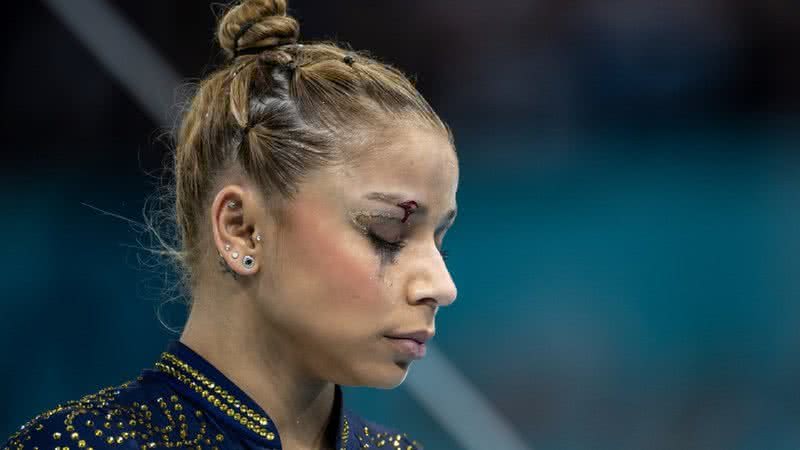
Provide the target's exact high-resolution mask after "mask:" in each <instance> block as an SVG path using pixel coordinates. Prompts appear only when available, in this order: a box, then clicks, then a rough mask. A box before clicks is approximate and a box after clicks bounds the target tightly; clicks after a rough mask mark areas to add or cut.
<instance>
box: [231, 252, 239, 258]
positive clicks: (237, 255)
mask: <svg viewBox="0 0 800 450" xmlns="http://www.w3.org/2000/svg"><path fill="white" fill-rule="evenodd" d="M238 257H239V252H237V251H234V252H233V253H231V258H233V259H236V258H238Z"/></svg>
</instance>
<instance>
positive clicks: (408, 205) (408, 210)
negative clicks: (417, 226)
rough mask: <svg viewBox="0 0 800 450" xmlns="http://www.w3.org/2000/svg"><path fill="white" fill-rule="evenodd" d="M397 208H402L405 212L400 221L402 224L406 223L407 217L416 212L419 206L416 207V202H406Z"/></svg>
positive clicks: (399, 204)
mask: <svg viewBox="0 0 800 450" xmlns="http://www.w3.org/2000/svg"><path fill="white" fill-rule="evenodd" d="M397 206H399V207H401V208H403V211H404V212H405V215H404V216H403V219H402V220H401V221H400V222H402V223H406V220H408V217H409V216H411V214H414V211H416V210H417V208H418V207H419V205H417V202H415V201H414V200H409V201H407V202H403V203H398V204H397Z"/></svg>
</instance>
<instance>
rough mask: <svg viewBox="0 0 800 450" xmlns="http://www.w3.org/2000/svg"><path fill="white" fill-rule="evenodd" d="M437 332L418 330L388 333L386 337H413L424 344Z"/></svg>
mask: <svg viewBox="0 0 800 450" xmlns="http://www.w3.org/2000/svg"><path fill="white" fill-rule="evenodd" d="M435 334H436V332H435V331H433V330H417V331H412V332H409V333H396V334H394V333H393V334H389V335H386V337H388V338H392V339H411V340H412V341H415V342H417V343H418V344H424V343H425V342H427V341H429V340H431V339H432V338H433V336H434V335H435Z"/></svg>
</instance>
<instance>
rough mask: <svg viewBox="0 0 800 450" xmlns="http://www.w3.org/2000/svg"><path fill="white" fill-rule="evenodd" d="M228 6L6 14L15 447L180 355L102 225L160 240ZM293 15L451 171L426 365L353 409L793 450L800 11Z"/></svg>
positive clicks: (749, 3) (477, 433) (578, 434)
mask: <svg viewBox="0 0 800 450" xmlns="http://www.w3.org/2000/svg"><path fill="white" fill-rule="evenodd" d="M219 9H220V7H219V6H214V5H213V4H211V3H208V2H202V1H197V0H193V1H189V0H172V1H159V2H156V1H149V2H143V1H133V0H130V1H122V0H117V1H101V0H91V1H90V0H75V1H67V0H48V1H24V2H10V3H8V4H7V5H6V6H5V7H4V10H5V11H6V17H7V19H6V25H5V27H4V28H3V33H4V35H5V38H4V41H5V42H6V50H5V55H6V56H5V57H4V65H3V67H4V68H3V71H2V76H3V83H2V97H3V101H2V108H3V115H2V118H3V129H4V133H3V135H4V136H5V137H4V139H5V144H4V148H5V150H4V151H3V152H2V167H0V176H1V177H2V178H1V179H2V185H1V186H2V190H1V191H0V196H1V197H0V198H2V204H3V205H4V207H3V211H4V214H3V220H2V221H0V233H2V236H3V246H2V248H3V251H2V254H3V256H4V258H3V261H2V263H0V264H2V265H1V266H0V267H2V271H0V289H2V294H0V295H1V296H2V302H0V352H1V353H0V360H1V361H2V368H1V369H2V370H0V377H2V378H0V380H2V383H0V404H2V407H0V432H1V433H0V434H2V435H4V436H7V435H9V434H11V433H12V432H13V431H14V430H15V429H16V428H17V427H19V426H20V425H21V424H22V423H23V422H24V421H25V420H27V419H28V418H30V417H32V416H34V415H35V414H37V413H39V412H42V411H43V410H46V409H48V408H50V407H53V406H55V404H56V403H63V402H65V401H67V400H70V399H76V398H79V397H80V396H82V395H83V394H86V393H89V392H91V391H94V390H97V389H99V388H101V387H105V386H108V385H112V384H118V383H121V382H123V381H126V380H128V379H131V378H133V377H134V376H135V375H137V374H138V372H139V371H140V370H141V369H142V368H144V367H149V366H150V365H151V364H152V362H153V361H154V360H155V358H156V357H157V356H158V354H159V353H160V351H161V350H162V348H163V346H164V345H165V342H166V340H167V339H170V338H174V337H176V336H177V335H175V334H171V333H170V332H169V331H167V330H166V329H165V328H164V327H163V326H162V324H161V323H160V322H159V320H158V319H157V317H156V308H158V306H159V305H160V304H161V303H162V302H163V301H164V300H165V297H164V295H163V294H162V292H161V291H162V290H163V289H164V288H165V287H168V284H169V279H168V278H167V280H166V281H164V278H165V275H164V273H163V269H162V268H159V267H155V268H152V267H151V268H148V264H147V263H148V261H147V260H145V261H144V263H145V264H141V263H140V261H139V260H140V259H142V258H147V255H142V254H141V252H139V251H137V250H136V247H137V245H138V244H137V239H139V240H141V239H144V238H145V237H143V236H141V235H139V234H138V233H137V232H136V228H135V227H132V226H131V225H130V223H128V222H126V221H124V220H120V219H118V218H116V217H112V216H110V215H108V214H105V213H103V212H100V211H99V210H103V211H108V212H113V213H114V214H119V215H120V216H123V217H127V218H130V219H133V220H137V221H141V220H142V215H141V210H142V208H143V206H144V202H145V199H146V198H147V196H148V195H151V194H152V192H153V189H154V188H155V183H156V182H157V179H156V178H155V174H157V173H159V170H160V169H159V167H160V165H161V163H162V162H163V161H164V158H165V155H166V152H167V147H165V145H164V143H163V142H162V141H161V140H160V139H159V136H160V135H161V134H162V132H163V130H164V128H165V126H167V125H168V124H169V123H170V120H172V117H173V116H171V114H173V113H174V105H175V104H176V103H177V102H179V101H181V89H179V88H180V87H181V86H183V85H184V83H185V82H187V81H193V80H196V79H197V78H198V77H200V76H201V75H203V74H204V73H205V72H206V71H207V70H208V69H209V68H210V67H212V66H213V65H214V64H215V63H217V62H218V61H219V58H218V50H217V49H216V48H214V47H212V45H211V44H212V39H213V26H214V23H215V16H214V14H215V13H214V11H219ZM290 9H291V11H292V13H293V15H295V17H297V18H298V19H299V20H300V24H301V39H302V40H318V39H327V38H336V39H339V40H342V41H345V42H349V43H350V44H351V45H352V46H353V47H354V48H357V49H369V50H371V51H372V53H373V54H374V55H376V56H378V57H380V58H382V59H384V60H386V61H389V62H392V63H395V64H396V65H398V66H399V67H401V68H402V69H404V71H406V72H407V73H410V74H414V75H416V77H417V83H418V86H419V88H420V90H421V91H422V92H423V94H424V95H426V97H427V98H428V99H429V100H430V101H431V103H432V104H433V105H434V107H435V108H436V109H437V110H438V111H439V112H440V113H441V115H442V116H443V118H444V119H445V120H446V121H448V122H449V123H450V124H451V126H452V127H453V130H454V133H455V136H456V144H457V147H458V152H459V154H460V160H461V185H460V189H459V194H458V203H459V218H458V220H457V221H456V224H455V225H454V227H453V229H452V230H451V231H450V232H449V233H448V237H447V239H446V241H445V249H447V250H448V251H449V252H450V255H451V256H450V259H449V265H450V267H451V270H452V274H453V277H454V279H455V281H456V284H457V285H458V288H459V299H458V301H457V302H456V303H455V304H454V305H453V306H452V307H450V308H447V309H444V310H443V311H442V312H441V314H440V315H439V316H438V317H439V321H438V322H437V331H438V333H437V337H436V340H435V344H436V347H435V349H436V351H435V352H434V353H433V354H432V355H431V356H432V357H431V358H430V359H426V360H423V361H420V362H418V363H416V364H415V365H414V367H413V368H412V370H411V373H410V375H409V378H408V380H407V381H406V383H405V384H404V385H403V386H402V387H400V388H398V389H396V390H392V391H382V390H371V389H360V388H358V389H354V388H348V389H347V390H348V395H349V397H346V401H347V402H348V403H349V405H348V406H350V407H352V408H353V409H355V410H358V411H360V412H362V413H363V414H364V415H365V416H367V417H369V418H372V419H374V420H376V421H379V422H383V423H386V424H387V425H391V426H394V427H396V428H398V429H401V430H403V431H407V432H409V434H413V435H414V437H415V438H417V439H418V440H419V441H421V442H422V443H424V444H426V448H427V449H428V450H444V449H473V448H484V449H487V448H498V449H502V450H505V449H509V450H513V449H523V448H524V449H542V450H562V449H563V450H567V449H603V450H604V449H614V450H623V449H705V450H708V449H726V450H730V449H775V450H778V449H780V450H783V449H786V450H788V449H798V448H800V391H799V389H800V384H798V380H800V302H799V301H798V294H800V266H798V263H800V226H799V225H800V209H798V204H800V152H798V144H800V128H799V127H798V119H799V118H800V3H798V2H797V1H794V0H786V1H780V0H774V1H772V0H770V1H763V0H695V1H691V2H689V1H667V2H664V1H658V0H637V1H633V0H575V1H564V0H539V1H521V0H495V1H492V2H484V1H477V0H460V1H444V0H424V1H423V0H409V1H403V2H400V1H380V2H378V1H369V0H349V1H339V2H331V1H320V0H316V1H315V0H292V1H290ZM145 243H146V241H145ZM161 313H162V316H163V317H164V318H166V320H167V321H168V322H169V324H170V325H171V326H179V325H180V320H181V316H180V308H178V307H177V306H176V305H174V304H172V305H169V304H168V305H166V307H164V308H163V309H162V310H161ZM488 438H493V439H494V438H497V439H505V440H503V441H498V442H503V444H502V445H500V444H497V445H496V446H495V447H487V446H483V445H482V444H481V443H482V442H484V440H486V439H488Z"/></svg>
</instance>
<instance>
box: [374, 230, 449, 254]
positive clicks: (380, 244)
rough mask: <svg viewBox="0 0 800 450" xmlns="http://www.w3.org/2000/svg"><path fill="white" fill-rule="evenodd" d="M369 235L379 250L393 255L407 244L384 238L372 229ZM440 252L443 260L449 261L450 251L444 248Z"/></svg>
mask: <svg viewBox="0 0 800 450" xmlns="http://www.w3.org/2000/svg"><path fill="white" fill-rule="evenodd" d="M367 235H368V236H369V238H370V240H371V241H372V243H373V244H374V245H375V246H376V247H377V248H378V249H379V250H381V251H385V252H388V253H389V254H391V255H394V254H395V253H397V252H399V251H400V250H401V249H402V248H403V247H405V246H406V243H405V241H400V242H389V241H387V240H385V239H382V238H381V237H380V236H378V235H377V234H375V233H373V232H371V231H370V232H368V233H367ZM439 254H440V255H442V260H444V261H447V257H448V256H449V253H448V251H447V250H444V249H442V250H440V251H439Z"/></svg>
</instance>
